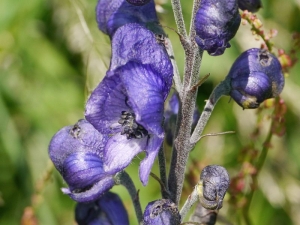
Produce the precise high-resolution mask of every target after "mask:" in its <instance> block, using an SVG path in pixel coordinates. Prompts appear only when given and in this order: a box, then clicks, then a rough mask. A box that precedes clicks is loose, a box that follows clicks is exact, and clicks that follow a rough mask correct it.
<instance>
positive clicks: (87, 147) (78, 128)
mask: <svg viewBox="0 0 300 225" xmlns="http://www.w3.org/2000/svg"><path fill="white" fill-rule="evenodd" d="M107 139H108V138H107V136H105V135H103V134H101V133H99V132H98V131H97V130H96V129H95V128H94V127H93V126H92V125H91V124H90V123H89V122H87V121H86V120H79V121H78V123H76V124H75V125H73V126H67V127H64V128H62V129H61V130H59V131H58V132H57V133H56V134H55V135H54V136H53V138H52V139H51V141H50V145H49V156H50V158H51V160H52V161H53V163H54V165H55V167H56V169H57V170H58V171H59V172H60V173H62V172H63V163H64V161H65V159H66V158H67V157H68V156H69V155H70V154H73V153H79V152H91V153H94V154H96V155H98V156H99V157H102V154H103V148H104V145H105V143H106V141H107Z"/></svg>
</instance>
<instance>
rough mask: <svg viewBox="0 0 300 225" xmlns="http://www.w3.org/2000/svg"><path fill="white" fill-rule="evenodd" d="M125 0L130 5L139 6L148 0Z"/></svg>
mask: <svg viewBox="0 0 300 225" xmlns="http://www.w3.org/2000/svg"><path fill="white" fill-rule="evenodd" d="M126 1H127V2H129V3H130V4H132V5H137V6H141V5H145V4H147V3H148V2H149V1H150V0H126Z"/></svg>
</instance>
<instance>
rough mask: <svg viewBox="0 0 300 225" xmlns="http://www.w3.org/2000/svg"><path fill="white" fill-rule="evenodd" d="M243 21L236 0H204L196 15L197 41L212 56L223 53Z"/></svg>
mask: <svg viewBox="0 0 300 225" xmlns="http://www.w3.org/2000/svg"><path fill="white" fill-rule="evenodd" d="M240 22H241V17H240V14H239V10H238V5H237V1H236V0H202V1H201V3H200V7H199V10H198V12H197V14H196V17H195V30H196V42H197V44H198V45H199V46H200V48H201V49H203V50H206V51H207V52H208V54H210V55H212V56H217V55H221V54H223V53H224V51H225V49H226V48H229V47H230V44H229V43H228V42H229V41H230V40H231V39H232V38H233V37H234V36H235V34H236V32H237V30H238V28H239V26H240Z"/></svg>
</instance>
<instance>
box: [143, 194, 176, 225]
mask: <svg viewBox="0 0 300 225" xmlns="http://www.w3.org/2000/svg"><path fill="white" fill-rule="evenodd" d="M164 224H173V225H177V224H178V225H179V224H180V215H179V211H178V208H177V206H176V205H175V203H173V202H172V201H171V200H169V199H160V200H156V201H153V202H150V203H149V204H148V205H147V207H146V209H145V212H144V221H143V225H164Z"/></svg>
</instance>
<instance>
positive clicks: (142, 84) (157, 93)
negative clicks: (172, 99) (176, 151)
mask: <svg viewBox="0 0 300 225" xmlns="http://www.w3.org/2000/svg"><path fill="white" fill-rule="evenodd" d="M118 72H119V73H120V74H122V75H121V79H122V82H123V84H124V88H125V89H126V92H127V96H128V101H129V104H130V106H131V108H132V110H133V112H134V113H135V116H136V121H137V122H138V123H139V124H141V125H142V126H143V127H144V128H146V130H147V131H148V133H152V134H155V135H162V134H163V128H162V123H163V110H164V100H165V96H166V94H167V92H166V87H165V86H164V84H163V82H162V79H161V78H160V77H159V75H158V74H157V73H155V72H154V71H153V70H152V68H151V67H150V66H149V65H144V66H143V65H141V64H137V63H134V62H130V63H127V64H126V65H125V66H123V67H121V68H120V70H119V71H118Z"/></svg>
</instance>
